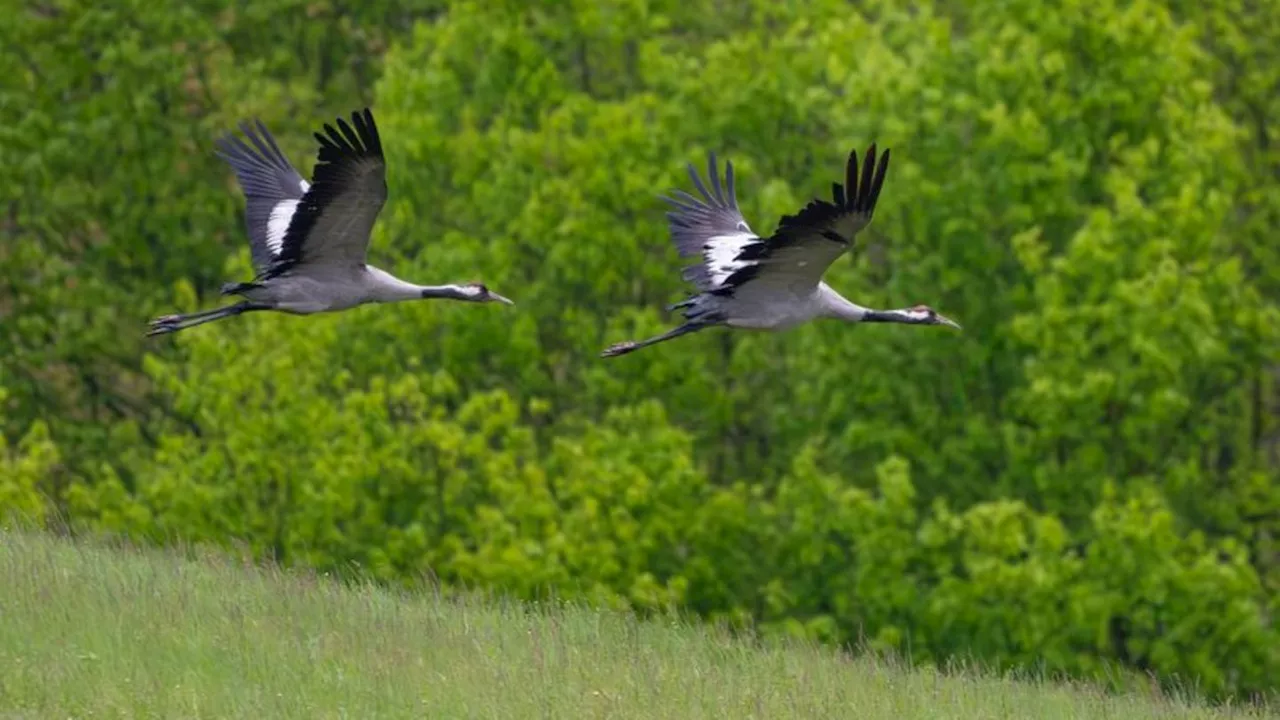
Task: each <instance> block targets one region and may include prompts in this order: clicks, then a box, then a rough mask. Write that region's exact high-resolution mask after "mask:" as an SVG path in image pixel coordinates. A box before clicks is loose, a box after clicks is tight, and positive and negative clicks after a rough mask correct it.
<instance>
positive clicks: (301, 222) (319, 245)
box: [269, 108, 387, 275]
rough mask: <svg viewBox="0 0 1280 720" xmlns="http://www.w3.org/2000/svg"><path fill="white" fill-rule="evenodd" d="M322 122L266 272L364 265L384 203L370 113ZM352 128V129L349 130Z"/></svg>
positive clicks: (380, 160) (383, 166)
mask: <svg viewBox="0 0 1280 720" xmlns="http://www.w3.org/2000/svg"><path fill="white" fill-rule="evenodd" d="M337 125H338V127H337V129H334V128H333V126H331V125H329V124H328V123H326V124H325V125H324V131H325V134H321V133H318V132H317V133H315V137H316V140H318V141H319V143H320V152H319V161H318V162H317V163H316V167H315V170H314V171H313V172H312V177H311V187H310V188H308V189H307V191H306V193H304V194H303V196H302V199H301V200H300V201H299V202H298V206H297V209H296V210H295V211H294V213H293V217H292V219H291V220H290V222H289V224H288V229H287V230H286V231H285V234H284V240H283V242H282V243H281V247H280V253H279V254H278V256H277V257H276V259H275V262H274V263H273V264H272V266H271V269H270V271H269V274H270V275H279V274H280V273H283V272H285V271H286V270H289V269H293V268H301V267H307V268H313V267H319V266H330V267H343V268H347V267H359V266H362V265H364V262H365V257H366V254H367V252H368V249H369V235H370V233H371V232H372V231H373V223H374V222H375V221H376V220H377V218H378V213H379V212H381V211H382V206H383V205H384V204H385V203H386V200H387V180H386V161H385V159H384V157H383V155H382V140H381V138H380V137H379V136H378V128H377V125H375V124H374V121H373V113H372V112H370V111H369V109H368V108H365V109H364V110H363V111H360V112H354V113H352V114H351V125H348V124H347V123H346V122H345V121H344V120H342V119H341V118H339V119H338V121H337ZM352 126H354V129H353V127H352Z"/></svg>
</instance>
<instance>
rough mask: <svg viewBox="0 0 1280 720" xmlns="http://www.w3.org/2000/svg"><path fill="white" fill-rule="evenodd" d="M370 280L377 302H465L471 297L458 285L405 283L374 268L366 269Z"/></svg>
mask: <svg viewBox="0 0 1280 720" xmlns="http://www.w3.org/2000/svg"><path fill="white" fill-rule="evenodd" d="M367 271H368V273H369V276H370V277H371V278H372V286H373V292H372V293H371V294H372V295H373V299H374V300H376V301H378V302H400V301H402V300H422V299H424V298H448V299H452V300H466V299H468V298H470V297H471V295H470V294H469V293H468V292H467V289H466V288H463V287H461V286H459V285H418V284H417V283H411V282H405V281H404V280H401V279H400V278H398V277H396V276H394V275H392V274H391V273H389V272H387V271H385V270H380V269H378V268H376V267H372V266H369V267H368V268H367Z"/></svg>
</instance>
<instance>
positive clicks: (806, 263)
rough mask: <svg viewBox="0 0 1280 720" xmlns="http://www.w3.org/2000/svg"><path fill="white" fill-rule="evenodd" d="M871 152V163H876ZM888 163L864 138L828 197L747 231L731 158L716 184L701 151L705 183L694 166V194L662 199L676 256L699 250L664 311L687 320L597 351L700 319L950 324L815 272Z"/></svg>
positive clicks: (877, 187)
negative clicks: (772, 225)
mask: <svg viewBox="0 0 1280 720" xmlns="http://www.w3.org/2000/svg"><path fill="white" fill-rule="evenodd" d="M877 157H878V161H877ZM888 167H889V151H888V150H885V151H884V153H883V154H881V155H879V156H877V153H876V146H875V144H872V145H871V147H870V149H869V150H868V151H867V154H866V156H865V158H864V161H863V163H862V167H861V173H859V163H858V153H857V151H856V150H855V151H852V152H850V153H849V160H848V163H847V164H846V167H845V182H844V184H840V183H832V199H831V200H830V201H827V200H821V199H815V200H813V201H811V202H809V203H808V204H807V205H806V206H805V207H804V208H802V209H801V210H800V211H799V212H797V213H795V214H793V215H785V216H783V217H782V218H781V220H780V221H779V223H778V227H777V229H776V230H775V231H774V232H773V234H772V235H770V236H769V237H764V238H762V237H760V236H759V235H757V234H756V233H755V232H754V231H752V230H751V228H750V226H749V225H748V224H747V221H746V219H745V218H744V217H743V216H742V212H741V211H740V210H739V208H738V201H737V197H736V194H735V189H734V183H735V180H734V173H733V164H732V163H725V183H724V186H723V187H722V186H721V183H720V179H719V176H718V173H717V169H716V157H715V153H709V154H708V161H707V171H708V175H709V176H710V180H711V190H710V191H708V189H707V187H706V185H705V184H704V183H703V182H702V179H701V178H700V177H698V174H697V171H696V170H695V169H694V167H693V166H692V165H690V166H689V177H690V179H691V180H692V181H693V185H694V188H695V189H696V190H697V191H698V193H699V194H700V195H701V196H702V197H701V199H699V198H697V197H694V196H693V195H691V194H690V193H687V192H684V191H675V192H674V193H673V195H674V197H664V198H663V199H664V200H666V201H667V202H668V203H669V204H670V205H671V206H672V207H673V210H672V211H671V212H668V213H667V221H668V226H669V229H670V233H671V240H672V242H673V244H674V245H675V247H676V250H677V252H678V253H679V254H680V256H681V257H698V258H699V262H698V263H697V264H695V265H692V266H690V267H686V268H685V269H684V271H683V272H682V277H683V278H684V279H685V280H687V281H689V282H691V283H692V284H693V285H694V288H695V292H694V293H692V294H691V295H690V296H689V297H688V298H686V299H685V300H682V301H680V302H678V303H675V304H674V305H671V306H670V307H669V308H668V309H669V310H676V309H682V310H683V312H684V317H685V322H684V324H682V325H680V326H679V327H677V328H674V329H673V330H671V331H669V332H667V333H664V334H662V335H659V336H656V337H653V338H649V339H647V340H643V341H639V342H635V341H627V342H622V343H617V344H615V345H613V346H611V347H609V348H607V349H606V350H604V351H603V352H602V353H601V355H602V356H603V357H614V356H617V355H623V354H626V353H629V352H633V351H635V350H638V349H640V348H642V347H646V346H648V345H653V344H655V343H659V342H664V341H666V340H670V339H673V338H675V337H679V336H681V335H685V334H688V333H691V332H696V331H699V330H702V329H705V328H708V327H714V326H726V327H731V328H742V329H757V330H784V329H787V328H790V327H793V326H795V325H798V324H800V323H803V322H807V321H809V320H812V319H814V318H818V317H834V318H839V319H843V320H846V321H849V322H899V323H908V324H925V325H948V326H952V327H956V328H959V326H958V325H956V323H954V322H952V321H951V320H949V319H947V318H945V317H943V316H941V315H938V314H937V313H936V312H935V311H933V310H932V309H931V308H929V307H927V306H925V305H916V306H914V307H910V308H902V309H897V310H872V309H870V308H865V307H862V306H860V305H856V304H854V303H851V302H849V301H848V300H846V299H845V298H843V297H842V296H841V295H840V294H839V293H837V292H836V291H835V290H833V289H831V287H830V286H828V285H827V284H826V283H825V282H823V281H822V276H823V275H824V274H825V273H826V271H827V268H829V267H830V266H831V264H832V263H833V262H835V261H836V259H837V258H839V257H840V256H841V255H843V254H844V253H845V252H847V251H848V250H849V249H850V248H851V247H852V246H853V243H854V239H855V238H856V236H857V235H858V233H859V232H860V231H862V229H863V228H865V227H866V226H867V225H868V224H869V223H870V222H871V219H872V217H873V215H874V214H875V208H876V204H877V201H878V200H879V198H880V191H881V189H882V188H883V186H884V180H885V175H886V173H887V172H888Z"/></svg>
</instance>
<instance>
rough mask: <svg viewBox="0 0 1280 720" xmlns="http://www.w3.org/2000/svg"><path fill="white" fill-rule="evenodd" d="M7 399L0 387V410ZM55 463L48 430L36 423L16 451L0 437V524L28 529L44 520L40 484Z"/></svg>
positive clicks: (44, 491) (44, 494) (55, 453)
mask: <svg viewBox="0 0 1280 720" xmlns="http://www.w3.org/2000/svg"><path fill="white" fill-rule="evenodd" d="M7 395H8V393H7V392H6V391H5V389H4V388H2V387H0V406H3V405H4V403H5V399H6V397H7ZM59 461H60V458H59V455H58V447H57V446H56V445H54V443H53V441H52V440H50V439H49V428H48V426H47V425H45V424H44V423H43V422H41V421H39V420H37V421H35V422H33V423H32V424H31V427H30V428H29V429H28V430H27V431H26V432H25V433H24V434H23V435H22V439H21V440H19V441H18V444H17V446H16V447H9V444H8V442H7V441H6V440H5V437H4V435H3V434H0V524H4V523H5V522H6V521H9V520H17V521H18V522H20V523H22V525H23V526H24V527H30V526H32V525H38V524H40V523H42V522H43V521H44V520H45V513H46V512H47V511H48V509H49V504H48V502H47V495H48V493H49V488H46V487H44V482H45V480H46V479H47V478H48V477H49V476H50V474H51V473H52V471H53V469H54V468H55V467H56V466H57V464H58V462H59Z"/></svg>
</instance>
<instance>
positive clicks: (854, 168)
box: [831, 143, 889, 214]
mask: <svg viewBox="0 0 1280 720" xmlns="http://www.w3.org/2000/svg"><path fill="white" fill-rule="evenodd" d="M858 165H859V163H858V151H857V150H856V149H855V150H851V151H850V152H849V162H848V164H847V165H846V166H845V185H844V187H843V188H841V187H840V186H839V185H838V184H833V185H832V193H831V195H832V198H831V199H832V201H833V202H834V203H835V206H836V207H838V208H840V209H841V210H843V211H845V212H858V213H867V214H871V213H873V212H875V208H876V201H877V200H879V199H880V189H881V188H882V187H884V177H885V173H886V172H888V169H889V149H888V148H886V149H885V151H884V152H883V153H877V152H876V143H871V146H870V147H868V148H867V154H866V155H864V156H863V158H862V163H861V165H862V171H861V173H859V171H858ZM859 175H861V177H859Z"/></svg>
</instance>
